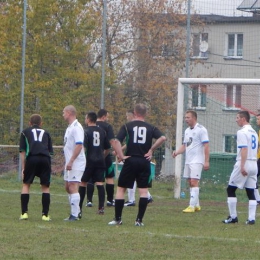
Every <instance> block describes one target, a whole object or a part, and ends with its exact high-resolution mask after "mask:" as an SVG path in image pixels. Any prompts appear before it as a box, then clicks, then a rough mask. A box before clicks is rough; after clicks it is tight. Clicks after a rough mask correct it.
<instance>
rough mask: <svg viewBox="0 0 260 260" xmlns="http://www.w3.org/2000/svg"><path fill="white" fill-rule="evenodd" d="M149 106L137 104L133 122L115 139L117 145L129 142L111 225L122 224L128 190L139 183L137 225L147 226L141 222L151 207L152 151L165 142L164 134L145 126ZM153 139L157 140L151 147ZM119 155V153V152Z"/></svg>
mask: <svg viewBox="0 0 260 260" xmlns="http://www.w3.org/2000/svg"><path fill="white" fill-rule="evenodd" d="M145 116H146V106H145V105H144V104H136V105H135V108H134V120H133V121H131V122H128V123H127V124H125V125H123V126H122V127H121V128H120V130H119V133H118V134H117V136H116V143H119V142H120V143H122V142H123V141H124V140H125V139H126V146H127V150H126V154H125V155H126V156H128V158H126V159H125V160H124V165H123V168H122V170H121V172H120V175H119V178H118V186H117V192H116V199H115V218H114V220H112V221H111V222H109V223H108V225H121V224H122V219H121V217H122V211H123V208H124V202H125V200H124V194H125V192H126V189H127V188H131V189H132V188H133V185H134V182H135V181H136V183H137V187H138V190H139V196H140V199H139V205H138V214H137V217H136V221H135V226H144V224H143V222H142V220H143V217H144V214H145V211H146V208H147V204H148V184H149V182H150V178H151V167H150V160H151V158H152V155H153V151H154V150H155V149H156V148H157V147H159V146H160V145H161V144H162V143H163V142H164V141H165V140H166V138H165V136H164V135H163V134H162V133H161V131H160V130H159V129H158V128H156V127H154V126H152V125H150V124H148V123H146V122H145V121H144V120H145ZM153 139H157V140H156V141H155V143H154V144H152V141H153ZM116 152H117V151H116Z"/></svg>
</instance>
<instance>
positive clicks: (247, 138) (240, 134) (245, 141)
mask: <svg viewBox="0 0 260 260" xmlns="http://www.w3.org/2000/svg"><path fill="white" fill-rule="evenodd" d="M243 147H246V148H247V160H255V161H256V160H257V148H258V136H257V133H256V131H255V130H254V129H253V128H252V126H251V125H244V126H243V127H242V128H241V129H240V130H238V131H237V158H236V159H237V161H241V148H243Z"/></svg>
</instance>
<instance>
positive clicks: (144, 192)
mask: <svg viewBox="0 0 260 260" xmlns="http://www.w3.org/2000/svg"><path fill="white" fill-rule="evenodd" d="M138 190H139V197H140V198H139V203H138V213H137V216H136V221H135V225H136V226H143V225H144V224H143V217H144V214H145V211H146V208H147V205H148V188H138Z"/></svg>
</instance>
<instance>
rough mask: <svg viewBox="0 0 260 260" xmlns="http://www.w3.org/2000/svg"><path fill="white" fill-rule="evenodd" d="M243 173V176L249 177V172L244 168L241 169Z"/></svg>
mask: <svg viewBox="0 0 260 260" xmlns="http://www.w3.org/2000/svg"><path fill="white" fill-rule="evenodd" d="M241 173H242V175H243V176H247V172H246V170H245V169H244V168H242V169H241Z"/></svg>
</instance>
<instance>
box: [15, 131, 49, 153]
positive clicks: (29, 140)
mask: <svg viewBox="0 0 260 260" xmlns="http://www.w3.org/2000/svg"><path fill="white" fill-rule="evenodd" d="M19 150H20V152H25V153H26V157H28V156H36V155H41V156H42V155H44V156H50V155H52V154H53V147H52V141H51V137H50V135H49V133H48V132H46V131H45V130H44V129H42V128H40V127H38V126H32V127H28V128H26V129H24V130H23V131H22V133H21V137H20V148H19Z"/></svg>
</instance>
